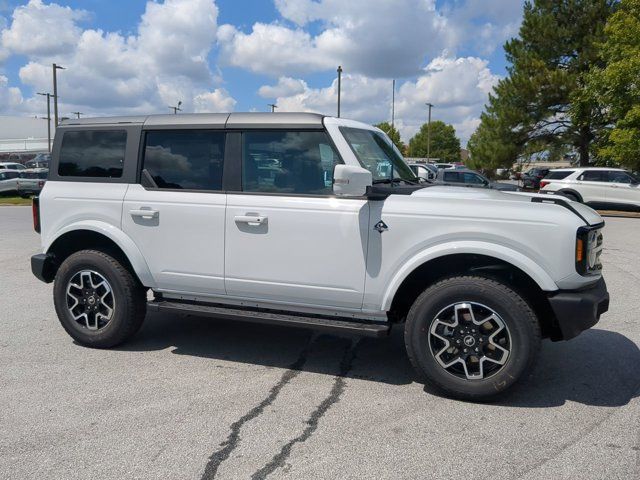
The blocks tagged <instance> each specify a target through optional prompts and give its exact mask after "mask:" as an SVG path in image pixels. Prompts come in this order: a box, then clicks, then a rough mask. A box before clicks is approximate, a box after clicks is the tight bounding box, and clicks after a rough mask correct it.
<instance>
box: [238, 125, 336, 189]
mask: <svg viewBox="0 0 640 480" xmlns="http://www.w3.org/2000/svg"><path fill="white" fill-rule="evenodd" d="M242 137H243V147H242V190H243V191H245V192H265V193H283V194H287V193H288V194H307V195H330V194H331V193H332V191H333V187H332V186H333V169H334V167H335V166H336V164H338V163H342V160H341V159H340V157H339V156H338V153H337V152H336V150H335V149H334V148H333V146H332V145H331V142H330V141H329V137H328V136H327V134H326V133H325V132H320V131H315V132H302V131H271V132H245V133H244V134H243V136H242Z"/></svg>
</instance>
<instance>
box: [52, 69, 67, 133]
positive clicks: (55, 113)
mask: <svg viewBox="0 0 640 480" xmlns="http://www.w3.org/2000/svg"><path fill="white" fill-rule="evenodd" d="M58 70H65V68H64V67H61V66H60V65H56V64H55V63H54V64H53V116H54V118H55V123H54V125H55V127H56V128H58Z"/></svg>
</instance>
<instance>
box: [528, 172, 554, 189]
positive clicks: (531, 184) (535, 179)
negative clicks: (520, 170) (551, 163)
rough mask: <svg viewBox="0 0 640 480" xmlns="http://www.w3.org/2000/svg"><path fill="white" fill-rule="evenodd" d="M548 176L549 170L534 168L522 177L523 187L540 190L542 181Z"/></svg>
mask: <svg viewBox="0 0 640 480" xmlns="http://www.w3.org/2000/svg"><path fill="white" fill-rule="evenodd" d="M548 174H549V169H548V168H532V169H531V170H529V171H528V172H527V173H525V174H524V175H522V186H523V187H524V188H533V189H535V190H537V189H539V188H540V180H542V179H543V178H544V177H546V176H547V175H548Z"/></svg>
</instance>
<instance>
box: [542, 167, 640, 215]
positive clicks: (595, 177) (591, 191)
mask: <svg viewBox="0 0 640 480" xmlns="http://www.w3.org/2000/svg"><path fill="white" fill-rule="evenodd" d="M540 193H545V194H551V195H563V196H565V197H567V198H569V199H571V200H573V201H575V202H582V203H586V204H588V205H591V206H593V207H598V208H613V209H629V208H630V209H634V210H635V209H640V177H638V176H637V175H634V174H633V173H631V172H628V171H626V170H622V169H620V168H562V169H557V170H551V172H550V173H549V175H547V176H546V177H545V178H544V180H542V182H540Z"/></svg>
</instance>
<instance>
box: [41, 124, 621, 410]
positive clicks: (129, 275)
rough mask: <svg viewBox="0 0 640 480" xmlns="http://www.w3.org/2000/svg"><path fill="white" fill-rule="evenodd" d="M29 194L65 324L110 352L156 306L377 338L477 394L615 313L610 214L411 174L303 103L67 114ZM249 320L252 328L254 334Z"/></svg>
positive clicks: (385, 142)
mask: <svg viewBox="0 0 640 480" xmlns="http://www.w3.org/2000/svg"><path fill="white" fill-rule="evenodd" d="M50 167H51V168H50V174H49V179H48V181H47V182H46V184H45V186H44V188H43V190H42V193H41V195H40V197H39V198H37V199H35V201H34V208H33V214H34V224H35V228H36V230H37V231H39V232H41V235H42V247H43V253H41V254H38V255H35V256H33V257H32V259H31V267H32V270H33V273H34V274H35V275H36V276H37V277H38V278H39V279H40V280H43V281H45V282H52V281H53V282H54V287H53V295H54V301H55V307H56V312H57V315H58V317H59V319H60V322H61V324H62V326H63V327H64V328H65V330H66V331H67V332H68V333H69V334H70V335H71V336H72V337H73V338H74V339H75V340H76V341H78V342H79V343H80V344H83V345H87V346H90V347H98V348H108V347H113V346H115V345H117V344H120V343H121V342H124V341H125V340H127V339H129V338H130V337H131V336H132V335H134V334H135V333H136V332H137V331H138V329H139V328H140V326H141V324H142V322H143V320H144V318H145V314H146V312H147V311H149V310H163V311H169V312H176V313H177V312H180V313H187V314H197V315H205V316H211V317H217V318H226V319H233V320H238V321H242V320H244V321H249V322H263V323H271V324H279V325H293V326H302V327H308V328H315V329H323V330H328V331H334V332H347V333H358V334H362V335H371V336H382V335H385V334H387V333H388V332H389V330H390V328H391V326H392V325H394V324H400V323H403V324H404V332H405V333H404V334H405V342H406V348H407V352H408V355H409V357H410V359H411V362H412V363H413V365H414V366H415V368H416V370H417V372H418V374H419V376H420V378H421V379H422V380H423V381H424V382H426V383H427V384H429V385H430V386H431V387H433V388H434V389H435V390H439V391H441V392H443V393H445V394H447V395H449V396H452V397H457V398H463V399H471V400H484V399H488V398H490V397H494V396H496V395H498V394H500V393H502V392H504V391H506V390H508V389H509V388H510V387H512V386H513V384H514V383H515V382H516V381H518V380H519V379H521V378H523V377H525V376H526V374H527V372H528V371H529V370H530V368H531V367H532V365H533V363H534V360H535V358H536V355H537V352H538V348H539V344H540V339H541V338H550V339H552V340H567V339H570V338H572V337H574V336H576V335H577V334H578V333H580V332H581V331H582V330H585V329H587V328H589V327H591V326H593V325H594V324H595V323H596V322H597V321H598V319H599V317H600V315H601V314H602V313H603V312H605V311H607V308H608V305H609V295H608V293H607V289H606V286H605V283H604V280H603V278H602V275H601V266H600V261H599V256H600V252H601V250H602V234H601V232H602V228H603V226H604V223H603V221H602V219H601V218H600V216H599V215H598V214H597V213H595V212H594V211H593V210H592V209H590V208H589V207H587V206H584V205H582V204H580V203H577V202H572V201H569V200H567V199H566V198H562V197H557V198H556V197H549V196H545V195H529V194H523V193H503V192H500V191H496V190H491V189H470V188H462V187H450V186H428V185H423V184H420V183H419V182H418V179H417V178H416V177H415V176H414V174H413V173H412V171H411V169H410V168H409V167H408V166H407V165H406V164H405V163H404V161H403V159H402V156H401V155H400V153H399V152H398V151H397V149H395V148H394V147H393V144H392V143H391V142H390V140H389V139H388V137H387V136H386V135H385V134H384V133H383V132H382V131H380V130H378V129H376V128H374V127H371V126H369V125H366V124H363V123H359V122H355V121H350V120H345V119H341V118H331V117H326V116H323V115H319V114H309V113H264V114H261V113H231V114H194V115H189V114H187V115H157V116H153V115H152V116H143V117H126V118H125V117H120V118H96V119H81V120H67V121H65V122H63V123H62V125H61V126H60V127H59V128H58V130H57V132H56V136H55V141H54V146H53V155H52V159H51V165H50ZM247 328H251V327H250V326H247Z"/></svg>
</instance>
